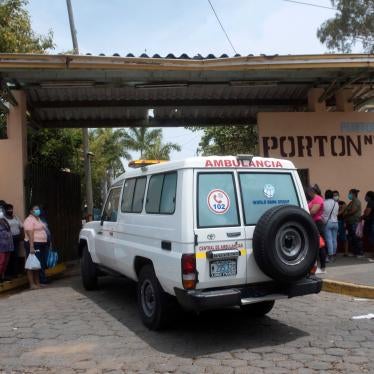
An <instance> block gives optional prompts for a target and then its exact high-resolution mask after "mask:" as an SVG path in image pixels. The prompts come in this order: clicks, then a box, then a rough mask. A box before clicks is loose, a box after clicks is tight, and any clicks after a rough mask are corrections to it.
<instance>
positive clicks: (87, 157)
mask: <svg viewBox="0 0 374 374" xmlns="http://www.w3.org/2000/svg"><path fill="white" fill-rule="evenodd" d="M66 5H67V8H68V14H69V23H70V32H71V39H72V41H73V50H74V54H76V55H78V54H79V48H78V40H77V30H76V29H75V25H74V16H73V8H72V6H71V1H70V0H66ZM82 135H83V155H84V177H85V185H86V202H87V216H88V219H92V217H93V197H92V175H91V162H90V152H89V145H88V129H87V128H82Z"/></svg>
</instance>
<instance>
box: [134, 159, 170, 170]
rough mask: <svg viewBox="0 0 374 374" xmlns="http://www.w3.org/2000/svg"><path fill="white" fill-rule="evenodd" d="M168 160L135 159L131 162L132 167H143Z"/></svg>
mask: <svg viewBox="0 0 374 374" xmlns="http://www.w3.org/2000/svg"><path fill="white" fill-rule="evenodd" d="M163 162H167V161H166V160H133V161H130V162H129V167H130V168H142V167H145V166H149V165H155V164H161V163H163Z"/></svg>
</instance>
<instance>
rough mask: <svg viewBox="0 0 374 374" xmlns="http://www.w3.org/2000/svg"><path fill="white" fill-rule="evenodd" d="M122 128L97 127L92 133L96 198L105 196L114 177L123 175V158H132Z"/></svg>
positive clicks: (91, 144)
mask: <svg viewBox="0 0 374 374" xmlns="http://www.w3.org/2000/svg"><path fill="white" fill-rule="evenodd" d="M124 135H125V131H124V130H122V129H117V130H114V129H111V128H105V129H101V128H99V129H95V130H93V131H92V132H91V133H90V148H91V151H92V153H93V154H94V158H93V159H92V177H93V181H94V185H95V191H94V195H95V196H96V199H95V200H100V198H102V196H100V195H103V196H105V194H106V192H107V190H108V188H109V187H110V185H111V183H112V181H113V179H115V178H116V177H118V176H119V175H121V174H122V173H123V172H124V171H125V169H124V166H123V163H122V159H123V158H124V159H127V160H131V155H130V153H128V152H127V151H126V144H125V140H124Z"/></svg>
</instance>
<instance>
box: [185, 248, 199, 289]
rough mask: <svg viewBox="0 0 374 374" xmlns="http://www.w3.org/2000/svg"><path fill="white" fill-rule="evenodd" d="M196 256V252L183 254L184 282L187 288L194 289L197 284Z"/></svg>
mask: <svg viewBox="0 0 374 374" xmlns="http://www.w3.org/2000/svg"><path fill="white" fill-rule="evenodd" d="M196 280H197V273H196V256H195V254H184V255H182V283H183V287H184V288H185V289H186V290H191V289H194V288H195V286H196Z"/></svg>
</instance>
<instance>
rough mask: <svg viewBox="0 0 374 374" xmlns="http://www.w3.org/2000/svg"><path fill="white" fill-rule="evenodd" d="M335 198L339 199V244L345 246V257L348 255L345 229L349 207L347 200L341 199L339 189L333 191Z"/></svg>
mask: <svg viewBox="0 0 374 374" xmlns="http://www.w3.org/2000/svg"><path fill="white" fill-rule="evenodd" d="M333 195H334V200H335V201H337V203H338V205H339V212H338V246H339V244H340V245H341V246H342V247H343V250H344V257H347V256H348V241H347V234H346V229H345V222H344V216H343V214H344V210H345V208H346V207H347V204H346V203H345V201H343V200H340V194H339V191H333Z"/></svg>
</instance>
